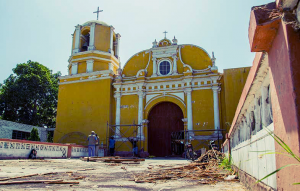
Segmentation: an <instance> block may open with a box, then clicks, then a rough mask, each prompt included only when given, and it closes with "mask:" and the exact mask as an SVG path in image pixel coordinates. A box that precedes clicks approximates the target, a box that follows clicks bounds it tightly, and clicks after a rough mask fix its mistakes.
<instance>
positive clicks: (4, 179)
mask: <svg viewBox="0 0 300 191" xmlns="http://www.w3.org/2000/svg"><path fill="white" fill-rule="evenodd" d="M37 175H39V174H29V175H24V176H16V177H10V178H3V179H0V181H6V180H12V179H17V178H26V177H31V176H37Z"/></svg>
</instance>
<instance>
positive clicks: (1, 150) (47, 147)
mask: <svg viewBox="0 0 300 191" xmlns="http://www.w3.org/2000/svg"><path fill="white" fill-rule="evenodd" d="M32 149H35V150H36V151H37V158H79V157H85V156H88V147H86V146H82V145H74V144H60V143H47V142H38V141H27V140H18V139H0V159H27V158H28V156H29V154H30V152H31V150H32Z"/></svg>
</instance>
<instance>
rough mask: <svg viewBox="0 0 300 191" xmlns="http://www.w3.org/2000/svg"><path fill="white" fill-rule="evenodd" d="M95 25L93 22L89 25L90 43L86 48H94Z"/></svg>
mask: <svg viewBox="0 0 300 191" xmlns="http://www.w3.org/2000/svg"><path fill="white" fill-rule="evenodd" d="M95 26H96V24H95V23H93V24H92V25H91V27H90V43H89V44H90V45H89V47H88V50H95Z"/></svg>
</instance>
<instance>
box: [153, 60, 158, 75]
mask: <svg viewBox="0 0 300 191" xmlns="http://www.w3.org/2000/svg"><path fill="white" fill-rule="evenodd" d="M152 61H153V74H152V77H155V76H157V64H156V58H152Z"/></svg>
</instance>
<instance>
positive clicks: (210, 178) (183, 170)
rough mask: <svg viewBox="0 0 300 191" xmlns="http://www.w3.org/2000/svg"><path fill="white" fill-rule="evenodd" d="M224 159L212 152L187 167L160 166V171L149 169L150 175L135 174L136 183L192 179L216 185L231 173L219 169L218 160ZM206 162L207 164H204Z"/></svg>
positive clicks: (219, 153) (221, 154) (221, 155)
mask: <svg viewBox="0 0 300 191" xmlns="http://www.w3.org/2000/svg"><path fill="white" fill-rule="evenodd" d="M221 157H222V158H223V157H224V155H223V153H221V152H218V151H215V153H214V152H213V151H212V150H211V151H208V152H207V153H206V154H204V155H202V156H201V157H200V158H199V159H198V160H197V161H194V162H192V163H190V164H189V165H185V166H175V167H171V168H170V166H159V167H158V169H157V168H156V169H155V168H154V167H151V168H150V167H148V169H149V170H150V171H149V172H148V173H141V174H135V175H134V179H133V181H135V182H136V183H145V182H148V183H156V182H157V181H159V180H178V179H192V180H196V181H199V183H200V184H215V183H217V182H220V181H224V178H226V177H227V176H228V175H229V174H230V173H229V172H227V171H224V170H222V169H220V168H219V167H218V158H221ZM202 161H205V162H202Z"/></svg>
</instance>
